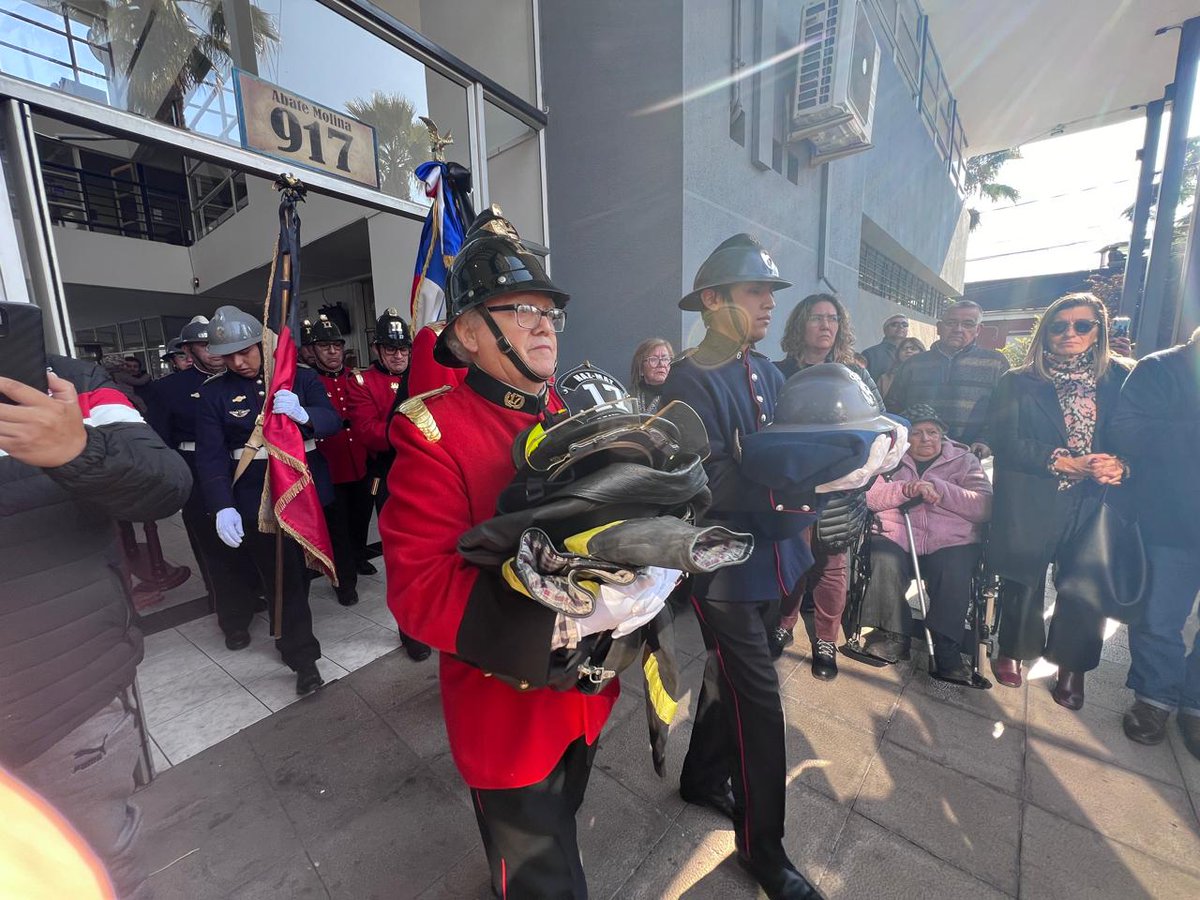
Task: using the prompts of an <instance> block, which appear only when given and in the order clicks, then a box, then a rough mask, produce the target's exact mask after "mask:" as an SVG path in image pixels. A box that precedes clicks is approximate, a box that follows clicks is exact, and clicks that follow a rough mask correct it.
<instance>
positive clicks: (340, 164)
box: [271, 106, 354, 172]
mask: <svg viewBox="0 0 1200 900" xmlns="http://www.w3.org/2000/svg"><path fill="white" fill-rule="evenodd" d="M271 130H272V131H274V132H275V134H276V135H277V136H278V137H279V139H280V140H281V141H283V142H284V143H282V144H280V145H279V148H278V149H280V150H282V151H284V152H285V153H295V152H296V151H297V150H299V149H300V148H301V147H303V146H304V139H305V137H306V136H307V138H308V158H309V159H310V160H312V161H313V162H315V163H319V164H320V165H325V164H326V163H325V148H324V146H323V145H322V143H321V123H320V122H313V123H311V124H309V125H301V124H300V120H299V119H298V118H296V114H295V113H294V112H292V111H291V110H289V109H284V108H283V107H282V106H277V107H275V108H274V109H273V110H271ZM325 136H326V137H327V138H329V140H330V141H340V142H341V145H342V146H341V149H340V150H338V155H337V162H336V163H334V166H335V167H336V168H337V169H339V170H341V171H342V172H349V171H350V145H351V144H353V143H354V135H352V134H350V133H349V132H346V131H341V130H340V129H337V128H334V127H333V126H332V125H327V126H326V128H325Z"/></svg>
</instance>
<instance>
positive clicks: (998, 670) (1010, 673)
mask: <svg viewBox="0 0 1200 900" xmlns="http://www.w3.org/2000/svg"><path fill="white" fill-rule="evenodd" d="M992 674H993V675H995V676H996V680H997V681H998V682H1000V683H1001V684H1002V685H1004V686H1005V687H1010V688H1019V687H1020V686H1021V661H1020V660H1019V659H1013V658H1012V657H1009V656H997V657H996V658H995V659H993V660H992Z"/></svg>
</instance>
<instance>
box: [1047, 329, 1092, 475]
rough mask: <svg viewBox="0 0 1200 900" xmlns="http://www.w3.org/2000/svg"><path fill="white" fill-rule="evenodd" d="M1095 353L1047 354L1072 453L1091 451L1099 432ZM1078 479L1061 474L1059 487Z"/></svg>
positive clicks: (1083, 453) (1079, 454) (1087, 452)
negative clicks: (1064, 355) (1065, 357)
mask: <svg viewBox="0 0 1200 900" xmlns="http://www.w3.org/2000/svg"><path fill="white" fill-rule="evenodd" d="M1095 366H1096V357H1095V354H1094V353H1093V351H1091V350H1089V351H1087V352H1086V353H1081V354H1079V355H1078V356H1075V357H1072V358H1071V359H1062V360H1060V359H1056V358H1054V357H1053V356H1050V355H1047V356H1046V368H1047V369H1049V371H1050V377H1051V378H1052V379H1053V381H1054V392H1055V393H1056V394H1057V395H1058V406H1059V408H1060V409H1061V410H1062V414H1063V423H1064V424H1065V425H1066V426H1067V447H1066V449H1067V450H1068V451H1070V455H1071V456H1086V455H1087V454H1089V453H1091V452H1092V439H1093V438H1094V437H1095V435H1096V368H1095ZM1076 483H1077V482H1075V481H1072V480H1070V479H1068V478H1066V477H1063V476H1059V479H1058V489H1059V490H1060V491H1065V490H1067V489H1068V488H1070V487H1071V486H1072V485H1074V484H1076Z"/></svg>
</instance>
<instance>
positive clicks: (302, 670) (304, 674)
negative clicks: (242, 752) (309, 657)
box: [296, 662, 325, 697]
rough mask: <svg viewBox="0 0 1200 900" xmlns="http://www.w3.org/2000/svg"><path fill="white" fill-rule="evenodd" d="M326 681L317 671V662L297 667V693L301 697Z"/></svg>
mask: <svg viewBox="0 0 1200 900" xmlns="http://www.w3.org/2000/svg"><path fill="white" fill-rule="evenodd" d="M324 683H325V679H324V678H322V677H321V673H320V672H318V671H317V664H316V663H315V662H310V663H303V664H302V665H301V666H300V667H299V668H297V669H296V693H297V694H299V695H300V696H301V697H303V696H304V695H305V694H311V693H312V692H313V691H315V690H316V689H317V688H319V687H320V686H321V685H323V684H324Z"/></svg>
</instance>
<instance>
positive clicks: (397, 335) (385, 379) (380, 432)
mask: <svg viewBox="0 0 1200 900" xmlns="http://www.w3.org/2000/svg"><path fill="white" fill-rule="evenodd" d="M374 347H375V356H376V359H375V362H374V363H372V364H371V365H370V366H368V367H367V368H365V369H363V370H362V371H361V372H355V373H354V377H353V378H352V379H351V380H350V388H349V392H348V394H347V396H348V398H349V401H350V427H351V430H352V431H353V433H354V436H355V437H356V438H357V439H358V442H359V443H360V444H361V445H362V446H363V447H364V448H365V449H366V451H367V454H368V455H367V483H368V484H369V485H370V491H371V495H372V496H373V497H374V499H375V510H376V512H380V513H381V512H383V503H384V501H385V500H387V496H388V492H387V477H388V470H389V469H391V467H392V460H393V459H394V458H395V456H396V453H395V451H394V450H392V445H391V444H389V443H388V437H387V428H388V424H389V423H390V422H391V419H392V414H393V413H394V412H395V411H396V407H398V406H399V405H400V404H401V403H403V402H404V401H405V400H407V399H408V364H409V359H410V357H411V355H412V329H411V328H409V326H408V323H407V322H405V321H404V319H403V318H401V317H400V312H399V310H396V309H391V308H389V309H388V310H386V311H385V312H384V314H383V315H382V316H380V317H379V319H378V320H377V321H376V322H375V341H374ZM400 641H401V643H403V644H404V652H406V653H407V654H408V656H409V658H410V659H413V660H416V661H417V662H420V661H421V660H424V659H428V658H429V654H430V652H431V651H430V648H429V645H428V644H423V643H421V642H420V641H418V640H417V639H416V638H414V637H411V636H410V635H407V634H405V633H404V632H400Z"/></svg>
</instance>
